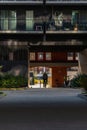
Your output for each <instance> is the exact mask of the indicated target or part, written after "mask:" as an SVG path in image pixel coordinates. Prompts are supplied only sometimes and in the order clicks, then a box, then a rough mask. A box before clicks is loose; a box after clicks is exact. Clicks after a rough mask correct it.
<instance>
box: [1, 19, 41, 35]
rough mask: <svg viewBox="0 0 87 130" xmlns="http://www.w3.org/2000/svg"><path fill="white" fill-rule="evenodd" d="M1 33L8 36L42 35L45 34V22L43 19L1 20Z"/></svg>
mask: <svg viewBox="0 0 87 130" xmlns="http://www.w3.org/2000/svg"><path fill="white" fill-rule="evenodd" d="M0 33H1V34H4V33H8V34H11V33H13V34H15V33H16V34H17V33H18V34H22V33H26V34H28V33H30V34H41V33H43V21H42V19H26V20H25V19H9V21H6V19H3V18H2V19H1V25H0Z"/></svg>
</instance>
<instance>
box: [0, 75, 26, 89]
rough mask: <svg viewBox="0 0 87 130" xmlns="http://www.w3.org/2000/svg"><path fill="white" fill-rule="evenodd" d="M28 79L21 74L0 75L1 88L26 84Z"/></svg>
mask: <svg viewBox="0 0 87 130" xmlns="http://www.w3.org/2000/svg"><path fill="white" fill-rule="evenodd" d="M27 83H28V79H27V78H25V77H22V76H13V75H7V74H6V75H5V76H3V77H2V76H0V87H1V88H19V87H25V86H27Z"/></svg>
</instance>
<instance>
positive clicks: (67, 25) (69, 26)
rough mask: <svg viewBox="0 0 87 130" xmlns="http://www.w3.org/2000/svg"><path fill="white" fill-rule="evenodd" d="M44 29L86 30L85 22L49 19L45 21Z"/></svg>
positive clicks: (86, 23)
mask: <svg viewBox="0 0 87 130" xmlns="http://www.w3.org/2000/svg"><path fill="white" fill-rule="evenodd" d="M46 31H87V22H78V23H71V21H63V22H61V21H60V23H58V21H57V20H55V21H53V20H50V22H47V23H46Z"/></svg>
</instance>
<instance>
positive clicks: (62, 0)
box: [46, 0, 87, 5]
mask: <svg viewBox="0 0 87 130" xmlns="http://www.w3.org/2000/svg"><path fill="white" fill-rule="evenodd" d="M46 3H47V4H54V5H56V4H65V5H67V4H69V5H70V4H76V5H79V4H87V0H46Z"/></svg>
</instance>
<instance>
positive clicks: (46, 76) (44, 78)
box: [43, 72, 48, 88]
mask: <svg viewBox="0 0 87 130" xmlns="http://www.w3.org/2000/svg"><path fill="white" fill-rule="evenodd" d="M47 82H48V75H47V73H46V72H44V73H43V87H45V88H46V85H47Z"/></svg>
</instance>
